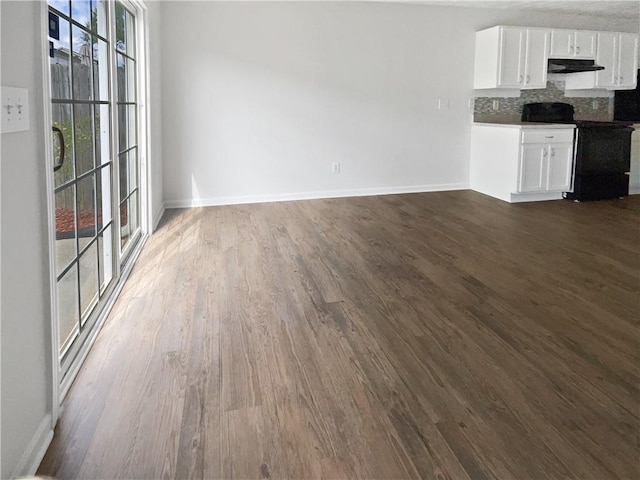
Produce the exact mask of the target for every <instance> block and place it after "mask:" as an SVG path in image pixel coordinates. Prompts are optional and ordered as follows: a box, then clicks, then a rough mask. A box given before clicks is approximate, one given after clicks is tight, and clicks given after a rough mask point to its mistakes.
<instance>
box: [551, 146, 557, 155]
mask: <svg viewBox="0 0 640 480" xmlns="http://www.w3.org/2000/svg"><path fill="white" fill-rule="evenodd" d="M551 156H552V157H555V156H556V151H555V150H554V149H553V147H552V148H551Z"/></svg>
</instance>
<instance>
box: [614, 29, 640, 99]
mask: <svg viewBox="0 0 640 480" xmlns="http://www.w3.org/2000/svg"><path fill="white" fill-rule="evenodd" d="M619 38H620V42H619V48H618V86H619V87H623V88H629V89H633V88H635V87H636V81H637V71H638V37H637V36H636V35H632V34H624V33H621V34H620V37H619Z"/></svg>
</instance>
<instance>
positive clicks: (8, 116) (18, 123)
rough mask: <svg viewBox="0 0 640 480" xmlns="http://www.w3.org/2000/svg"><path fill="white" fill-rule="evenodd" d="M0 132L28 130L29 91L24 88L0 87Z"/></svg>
mask: <svg viewBox="0 0 640 480" xmlns="http://www.w3.org/2000/svg"><path fill="white" fill-rule="evenodd" d="M0 116H1V118H2V122H1V123H0V132H2V133H10V132H24V131H25V130H29V91H28V90H27V89H26V88H15V87H0Z"/></svg>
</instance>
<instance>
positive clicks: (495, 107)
mask: <svg viewBox="0 0 640 480" xmlns="http://www.w3.org/2000/svg"><path fill="white" fill-rule="evenodd" d="M499 108H500V100H494V101H493V109H494V110H498V109H499Z"/></svg>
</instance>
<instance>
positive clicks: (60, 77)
mask: <svg viewBox="0 0 640 480" xmlns="http://www.w3.org/2000/svg"><path fill="white" fill-rule="evenodd" d="M59 28H60V40H55V39H53V38H49V40H50V41H51V42H52V43H53V57H51V56H49V64H50V65H51V98H53V99H55V100H67V99H69V98H71V67H70V65H69V63H70V62H69V55H70V53H71V44H70V43H69V42H70V39H69V28H70V26H69V22H68V21H66V20H63V19H62V18H60V21H59Z"/></svg>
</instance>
